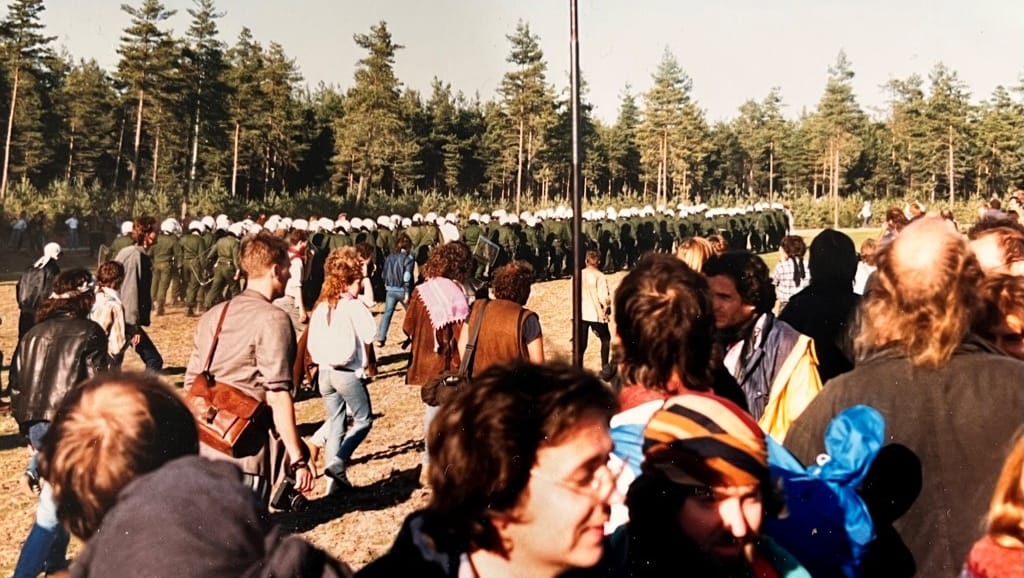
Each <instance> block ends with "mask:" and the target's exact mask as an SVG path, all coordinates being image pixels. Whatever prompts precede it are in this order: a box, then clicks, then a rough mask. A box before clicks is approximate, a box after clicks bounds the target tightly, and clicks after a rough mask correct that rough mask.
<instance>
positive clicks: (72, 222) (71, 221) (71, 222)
mask: <svg viewBox="0 0 1024 578" xmlns="http://www.w3.org/2000/svg"><path fill="white" fill-rule="evenodd" d="M64 224H65V225H67V226H68V228H69V229H77V228H78V219H76V218H74V217H68V220H66V221H64Z"/></svg>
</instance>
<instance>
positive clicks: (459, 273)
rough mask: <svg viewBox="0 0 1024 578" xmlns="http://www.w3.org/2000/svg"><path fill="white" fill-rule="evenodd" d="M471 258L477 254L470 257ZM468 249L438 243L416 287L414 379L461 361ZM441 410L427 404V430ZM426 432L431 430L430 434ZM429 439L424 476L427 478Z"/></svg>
mask: <svg viewBox="0 0 1024 578" xmlns="http://www.w3.org/2000/svg"><path fill="white" fill-rule="evenodd" d="M470 258H471V257H470ZM468 267H469V264H468V263H467V262H466V253H465V252H464V251H462V249H461V248H460V247H459V246H458V244H457V243H446V244H444V245H438V246H437V247H435V248H434V249H433V250H432V251H431V252H430V256H429V257H428V258H427V262H426V263H425V264H424V265H423V276H424V277H425V278H426V281H424V282H423V283H421V284H419V285H418V286H417V287H416V288H415V289H413V292H412V295H411V296H410V298H409V309H408V311H407V312H406V314H405V321H403V323H402V331H404V332H405V334H406V335H407V336H408V338H409V344H410V351H411V354H412V355H411V358H410V360H409V368H408V370H407V371H406V374H405V382H406V383H407V384H409V385H418V386H423V385H424V384H426V383H427V382H428V381H430V380H431V379H433V378H436V377H439V376H440V375H441V374H443V373H445V372H448V371H451V372H454V371H456V370H457V369H458V367H459V362H460V360H461V358H460V357H459V350H458V341H459V334H460V332H461V331H462V324H463V322H465V320H466V318H467V317H468V316H469V303H468V301H467V299H466V293H465V290H464V289H463V287H462V285H461V284H460V283H459V281H461V280H462V278H463V277H464V275H465V272H466V271H467V270H468ZM436 414H437V406H431V405H426V410H425V413H424V417H423V423H424V432H426V431H427V430H428V429H429V427H430V422H431V421H433V419H434V416H435V415H436ZM424 435H426V434H424ZM429 445H430V441H429V439H428V440H426V442H425V446H426V447H425V449H424V456H423V464H424V467H423V470H422V471H421V473H420V480H421V481H425V480H426V479H427V466H428V465H429V464H428V461H427V460H428V458H427V455H428V454H427V450H429Z"/></svg>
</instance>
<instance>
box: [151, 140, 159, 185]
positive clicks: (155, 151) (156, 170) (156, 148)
mask: <svg viewBox="0 0 1024 578" xmlns="http://www.w3.org/2000/svg"><path fill="white" fill-rule="evenodd" d="M159 176H160V127H159V126H157V127H156V137H155V138H154V139H153V188H154V189H155V188H157V185H158V183H159V180H160V179H159Z"/></svg>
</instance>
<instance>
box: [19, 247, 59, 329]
mask: <svg viewBox="0 0 1024 578" xmlns="http://www.w3.org/2000/svg"><path fill="white" fill-rule="evenodd" d="M60 253H61V250H60V245H58V244H57V243H47V244H46V246H45V247H43V256H42V257H40V258H39V259H38V260H36V262H35V263H33V264H32V266H31V267H29V269H28V270H27V271H25V273H23V274H22V275H21V278H20V279H18V285H17V286H16V287H15V295H16V297H17V299H18V311H19V315H18V339H19V340H21V338H22V337H24V336H25V333H27V332H28V330H29V329H31V328H32V326H33V325H35V322H36V309H38V308H39V306H40V305H42V304H43V301H45V300H46V299H47V298H48V297H49V296H50V290H51V288H52V287H53V282H54V280H56V279H57V275H59V274H60V267H59V266H58V265H57V260H58V259H60Z"/></svg>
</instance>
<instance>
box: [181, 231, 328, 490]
mask: <svg viewBox="0 0 1024 578" xmlns="http://www.w3.org/2000/svg"><path fill="white" fill-rule="evenodd" d="M240 262H241V266H242V271H243V272H244V273H245V275H246V279H247V280H248V282H247V284H246V288H245V291H243V292H242V293H240V294H239V295H238V296H236V297H234V298H233V299H231V300H230V301H227V302H224V303H221V304H219V305H218V306H216V307H214V308H212V309H210V310H209V311H207V312H206V313H204V314H203V316H202V317H201V318H200V319H199V323H198V324H197V325H196V331H195V337H194V338H193V344H192V353H191V355H190V357H189V361H188V367H187V368H186V369H185V384H184V385H185V388H186V389H188V388H190V387H192V383H193V382H194V381H195V378H196V376H197V375H199V373H201V372H202V371H204V370H205V369H206V367H205V366H206V358H207V356H208V355H209V353H210V350H211V348H212V347H213V338H214V333H215V331H216V328H217V326H218V321H219V320H220V318H221V313H222V312H223V310H224V308H225V307H229V309H228V311H227V314H226V315H224V320H223V325H222V326H221V331H220V334H219V339H218V341H217V349H216V352H215V353H216V354H215V355H214V356H213V359H212V360H211V363H210V367H209V371H210V373H211V374H212V375H214V376H216V378H217V380H218V381H220V382H221V383H225V384H230V387H235V388H237V389H239V390H240V391H241V392H242V393H244V394H246V395H248V396H250V397H253V398H255V399H258V400H261V401H266V404H267V405H268V406H269V407H270V410H271V412H272V415H273V425H274V427H272V428H270V430H269V431H268V432H267V434H266V443H264V444H263V446H262V447H260V448H258V449H256V450H255V451H254V452H253V453H251V454H249V455H244V456H241V457H238V458H232V457H230V456H228V455H226V454H223V453H220V452H218V451H217V450H215V449H213V448H211V447H209V446H207V445H205V444H202V446H201V447H200V454H201V455H203V456H205V457H208V458H210V459H215V460H224V461H230V462H232V463H234V464H235V465H237V466H238V467H239V468H240V469H241V470H242V473H243V480H244V483H245V484H246V485H247V486H249V487H250V488H251V489H252V490H253V492H254V493H255V494H256V496H257V498H258V499H259V500H260V501H261V502H262V503H263V504H264V505H266V504H268V503H269V499H270V490H271V487H272V486H273V484H274V483H275V482H277V481H278V480H280V479H283V478H284V474H285V470H286V469H287V471H288V474H290V475H291V476H292V479H293V480H294V481H295V483H294V485H295V489H296V490H297V491H299V492H303V493H304V492H308V491H309V490H311V489H312V488H313V481H314V479H313V474H312V472H311V471H310V469H309V462H308V450H307V449H306V447H305V445H304V444H303V443H302V440H301V438H300V437H299V434H298V431H297V430H296V426H295V407H294V404H293V401H292V395H291V389H292V365H293V364H294V362H295V330H294V329H293V328H292V323H291V320H290V319H289V318H288V314H287V313H285V312H284V311H282V310H281V309H280V308H279V307H276V306H275V305H274V304H273V303H272V301H273V300H274V299H277V298H278V297H281V296H282V295H284V288H285V285H287V283H288V275H289V272H290V270H291V264H290V263H289V261H288V243H287V242H286V241H284V240H283V239H280V238H278V237H275V236H274V235H273V234H271V233H268V232H266V231H261V232H259V233H257V234H255V235H251V236H249V237H247V238H246V240H245V243H244V244H243V245H242V248H241V251H240ZM286 461H287V464H288V465H287V466H286V465H285V463H286Z"/></svg>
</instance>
